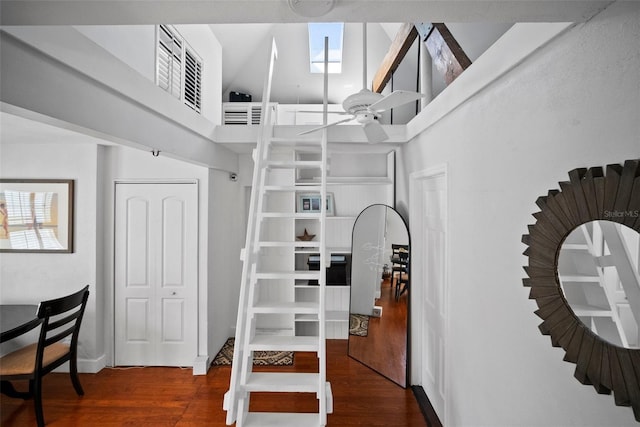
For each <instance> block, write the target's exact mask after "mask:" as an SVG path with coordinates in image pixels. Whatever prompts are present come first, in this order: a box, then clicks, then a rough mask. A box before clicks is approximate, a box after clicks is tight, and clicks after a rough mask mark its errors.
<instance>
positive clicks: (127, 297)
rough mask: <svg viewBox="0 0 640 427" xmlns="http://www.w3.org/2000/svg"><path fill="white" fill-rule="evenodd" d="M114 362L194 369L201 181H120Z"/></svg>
mask: <svg viewBox="0 0 640 427" xmlns="http://www.w3.org/2000/svg"><path fill="white" fill-rule="evenodd" d="M115 187H116V188H115V242H114V248H115V254H114V269H115V271H114V279H115V283H114V301H115V307H114V314H115V320H114V327H115V334H114V338H115V343H114V347H115V365H116V366H142V365H143V366H192V365H193V363H194V360H195V359H196V356H197V352H198V351H197V331H198V324H197V322H198V317H197V315H198V305H197V292H198V185H197V182H195V181H180V182H133V183H131V182H117V183H116V186H115Z"/></svg>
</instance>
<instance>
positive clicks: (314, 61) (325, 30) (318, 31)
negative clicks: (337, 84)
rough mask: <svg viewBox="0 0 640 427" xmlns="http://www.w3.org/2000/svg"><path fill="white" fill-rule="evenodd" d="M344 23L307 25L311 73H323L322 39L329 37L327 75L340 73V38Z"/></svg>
mask: <svg viewBox="0 0 640 427" xmlns="http://www.w3.org/2000/svg"><path fill="white" fill-rule="evenodd" d="M343 34H344V23H342V22H331V23H310V24H309V60H310V71H311V72H312V73H323V72H324V38H325V37H329V73H332V74H339V73H341V72H342V36H343Z"/></svg>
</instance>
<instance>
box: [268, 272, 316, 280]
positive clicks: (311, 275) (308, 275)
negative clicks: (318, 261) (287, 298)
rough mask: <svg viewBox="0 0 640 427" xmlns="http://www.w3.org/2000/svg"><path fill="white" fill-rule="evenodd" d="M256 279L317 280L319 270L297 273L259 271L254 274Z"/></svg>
mask: <svg viewBox="0 0 640 427" xmlns="http://www.w3.org/2000/svg"><path fill="white" fill-rule="evenodd" d="M256 278H257V279H308V280H313V279H319V278H320V271H319V270H297V271H261V272H259V273H256Z"/></svg>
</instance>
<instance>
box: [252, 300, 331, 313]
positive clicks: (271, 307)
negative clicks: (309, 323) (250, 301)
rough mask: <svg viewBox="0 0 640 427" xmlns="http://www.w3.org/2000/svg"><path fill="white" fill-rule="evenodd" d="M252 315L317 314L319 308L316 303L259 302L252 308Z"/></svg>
mask: <svg viewBox="0 0 640 427" xmlns="http://www.w3.org/2000/svg"><path fill="white" fill-rule="evenodd" d="M252 310H253V312H254V313H301V314H317V313H319V311H320V306H319V305H318V303H317V302H301V301H297V302H296V301H286V302H259V303H257V304H255V305H254V306H253V307H252Z"/></svg>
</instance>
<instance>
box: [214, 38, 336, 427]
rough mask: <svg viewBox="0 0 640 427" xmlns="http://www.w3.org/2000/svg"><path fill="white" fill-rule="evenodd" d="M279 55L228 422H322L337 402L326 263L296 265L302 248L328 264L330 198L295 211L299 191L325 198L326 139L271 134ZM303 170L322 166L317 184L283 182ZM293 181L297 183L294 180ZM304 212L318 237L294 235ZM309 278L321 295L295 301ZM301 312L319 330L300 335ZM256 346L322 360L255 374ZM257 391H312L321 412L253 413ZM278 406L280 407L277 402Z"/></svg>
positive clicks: (260, 149)
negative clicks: (329, 374)
mask: <svg viewBox="0 0 640 427" xmlns="http://www.w3.org/2000/svg"><path fill="white" fill-rule="evenodd" d="M325 50H327V49H326V48H325ZM276 56H277V52H276V48H275V43H274V44H273V48H272V55H271V60H270V66H269V74H268V76H267V78H266V80H265V87H264V92H263V97H262V100H263V101H262V102H263V108H262V111H263V112H264V114H263V115H262V117H261V132H260V136H259V139H258V144H257V147H256V149H255V151H254V153H253V158H254V175H253V187H252V193H251V200H250V207H249V219H248V226H247V238H246V244H245V248H244V249H243V251H242V255H241V257H242V259H243V270H242V279H241V280H242V283H241V289H240V301H239V305H238V318H237V324H236V337H235V345H234V355H233V364H232V369H231V380H230V384H229V390H228V391H227V393H226V394H225V397H224V405H223V406H224V409H225V410H226V411H227V419H226V422H227V424H228V425H231V424H233V423H234V422H235V423H236V425H237V426H238V427H248V426H278V427H283V426H297V427H300V426H324V425H326V423H327V413H331V412H332V404H333V398H332V395H331V386H330V384H329V383H328V382H327V381H326V345H325V269H324V268H320V270H319V271H309V270H296V269H295V263H294V261H293V258H294V256H293V253H294V250H295V248H299V247H304V248H305V249H309V250H313V251H317V253H319V254H320V257H321V263H320V265H328V260H327V258H328V257H327V254H326V245H325V228H326V224H325V222H326V204H324V203H322V206H321V210H320V212H314V213H303V212H296V197H295V195H296V192H302V191H303V192H305V193H309V192H315V193H318V194H320V195H321V199H320V200H326V197H327V189H326V175H327V172H326V171H327V138H326V131H324V132H322V137H317V138H316V139H315V140H313V139H309V138H305V139H304V140H299V139H298V140H296V139H278V138H274V137H273V126H272V125H271V124H270V123H271V122H272V121H271V118H270V117H269V115H270V114H271V111H270V109H268V108H266V104H267V103H268V101H269V97H270V91H271V75H272V73H273V63H274V61H275V58H276ZM325 93H326V76H325ZM325 99H326V98H325ZM325 105H326V100H325ZM325 120H326V113H325ZM298 150H305V151H311V152H314V153H318V154H320V156H319V158H320V160H317V161H315V160H314V161H300V160H296V158H295V152H296V151H298ZM305 168H314V169H319V170H320V171H321V180H320V183H319V184H316V185H313V186H309V185H291V184H290V183H289V182H286V183H285V184H284V185H283V184H282V182H283V179H282V177H283V176H285V177H286V176H290V177H292V178H293V177H295V176H296V175H295V174H296V173H298V172H299V171H300V170H301V169H305ZM284 181H287V180H284ZM290 182H295V179H291V180H290ZM300 218H306V219H314V220H317V221H318V222H319V230H320V232H319V234H318V235H317V236H316V237H315V240H312V241H296V237H295V235H294V234H295V232H294V231H293V227H291V226H290V225H291V224H293V222H294V221H295V220H296V219H300ZM283 224H284V226H283ZM287 225H289V226H288V227H287ZM287 230H289V232H287ZM286 258H289V259H290V260H287V259H286ZM283 267H284V268H283ZM306 280H317V281H318V283H319V286H318V287H317V290H318V298H317V301H315V302H296V301H295V298H293V297H292V295H293V289H294V284H295V283H296V281H306ZM296 315H307V316H309V315H310V316H317V320H318V334H317V335H316V336H297V335H296V331H295V327H294V326H293V324H294V322H293V319H294V317H295V316H296ZM287 324H290V327H289V328H287V327H282V325H287ZM274 325H276V326H274ZM278 325H280V326H278ZM254 351H294V352H295V351H304V352H315V353H317V357H318V362H319V363H318V372H314V373H292V372H277V371H274V372H255V371H254V370H253V353H254ZM274 369H277V368H274ZM254 392H261V393H264V392H267V393H278V396H281V399H282V402H283V405H284V406H286V402H287V400H288V399H289V398H290V396H288V395H287V393H315V394H316V398H317V399H318V412H314V413H296V412H266V413H265V412H250V411H249V403H250V400H251V394H252V393H254ZM274 410H276V411H277V410H278V408H274Z"/></svg>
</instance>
